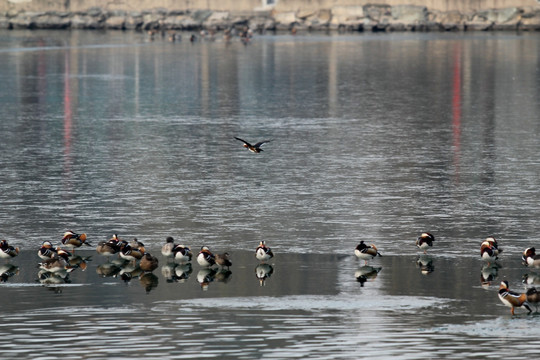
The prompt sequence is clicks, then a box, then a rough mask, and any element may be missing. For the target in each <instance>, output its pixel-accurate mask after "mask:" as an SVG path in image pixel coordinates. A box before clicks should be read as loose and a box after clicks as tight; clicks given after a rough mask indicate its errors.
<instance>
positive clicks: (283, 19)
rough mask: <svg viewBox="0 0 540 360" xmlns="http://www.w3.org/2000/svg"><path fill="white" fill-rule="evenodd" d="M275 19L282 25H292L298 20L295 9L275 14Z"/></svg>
mask: <svg viewBox="0 0 540 360" xmlns="http://www.w3.org/2000/svg"><path fill="white" fill-rule="evenodd" d="M274 21H275V22H276V23H277V24H278V25H280V26H286V27H287V26H289V27H290V26H292V24H294V23H296V22H297V19H296V14H295V13H294V12H293V11H289V12H283V13H277V14H275V15H274Z"/></svg>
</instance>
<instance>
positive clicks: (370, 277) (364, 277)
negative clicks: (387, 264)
mask: <svg viewBox="0 0 540 360" xmlns="http://www.w3.org/2000/svg"><path fill="white" fill-rule="evenodd" d="M381 270H382V267H380V266H379V267H374V266H369V265H364V266H361V267H359V268H358V269H357V270H356V271H355V273H354V277H355V278H356V281H358V282H359V283H360V286H361V287H364V284H365V283H366V281H374V280H375V279H376V278H377V275H378V274H379V272H380V271H381Z"/></svg>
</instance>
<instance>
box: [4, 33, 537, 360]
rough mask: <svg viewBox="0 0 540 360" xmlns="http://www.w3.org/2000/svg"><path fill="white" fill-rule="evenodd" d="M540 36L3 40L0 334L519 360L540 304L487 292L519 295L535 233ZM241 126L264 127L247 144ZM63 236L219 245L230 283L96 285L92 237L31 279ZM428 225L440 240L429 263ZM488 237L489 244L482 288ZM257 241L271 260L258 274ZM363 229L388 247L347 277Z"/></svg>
mask: <svg viewBox="0 0 540 360" xmlns="http://www.w3.org/2000/svg"><path fill="white" fill-rule="evenodd" d="M539 45H540V38H539V37H538V36H537V34H509V33H503V34H498V33H490V34H484V33H478V34H476V33H475V34H462V33H456V34H453V33H452V34H439V33H438V34H411V33H407V34H359V35H339V36H338V35H332V36H327V35H320V34H317V35H306V36H297V37H294V36H256V37H255V38H254V39H253V41H252V42H251V43H250V44H248V45H247V46H245V45H243V44H241V43H240V42H236V41H233V42H231V43H225V42H223V41H222V40H221V39H216V41H213V42H210V41H205V42H196V43H190V42H188V41H183V42H180V43H169V42H167V41H164V40H161V39H158V40H156V41H148V39H146V38H145V34H142V33H131V32H129V33H124V32H89V31H87V32H78V31H69V32H68V31H66V32H63V31H62V32H56V31H0V63H1V64H2V65H3V66H2V67H1V69H0V81H1V82H2V84H4V86H2V87H1V88H0V119H1V121H0V133H1V134H2V141H1V142H0V152H1V154H2V156H0V169H1V170H2V171H1V172H0V189H1V191H0V204H1V205H2V206H1V207H0V224H2V226H1V229H0V237H2V238H3V239H4V238H5V239H7V240H8V241H9V242H10V244H12V245H15V246H18V247H20V248H21V249H22V250H23V251H22V253H21V255H20V256H19V257H18V258H15V259H13V260H10V261H9V263H11V264H13V265H14V266H16V267H18V273H17V272H16V271H15V270H13V271H12V273H13V276H8V275H5V276H4V278H5V279H6V280H7V281H6V282H5V283H3V284H2V285H1V286H0V292H1V293H2V298H3V299H9V300H10V301H4V302H3V304H2V316H3V319H4V321H3V322H2V327H1V328H0V332H1V333H2V336H0V338H1V339H2V341H1V342H0V348H1V349H2V351H3V353H4V354H6V356H7V357H14V356H20V357H26V358H48V357H51V358H54V357H62V358H75V357H77V358H80V357H81V356H84V357H87V358H114V357H116V358H138V357H162V358H200V357H214V358H235V359H238V358H263V357H266V358H278V359H279V358H288V357H290V358H293V357H299V358H326V359H328V358H358V357H360V356H366V357H367V356H369V357H380V358H387V357H390V356H392V357H399V358H419V357H437V358H441V357H448V358H463V357H464V356H467V357H478V358H486V357H499V356H500V354H502V353H503V351H504V353H505V357H517V356H518V355H519V356H524V355H527V354H531V355H532V354H534V353H535V352H534V351H535V349H537V347H538V345H539V344H538V340H537V338H538V333H537V332H536V330H535V329H536V328H538V326H537V323H538V320H537V317H536V316H526V315H525V312H523V311H520V310H517V313H518V315H517V316H515V317H511V316H510V312H509V309H507V308H505V307H503V306H502V304H501V303H500V302H499V300H498V299H497V292H496V291H497V287H498V282H499V281H500V280H501V279H507V280H509V281H510V284H511V287H513V288H514V289H516V290H519V291H523V290H525V288H526V286H525V285H524V284H522V283H521V280H522V276H523V275H524V274H525V273H530V272H531V269H527V268H525V267H523V265H522V264H521V263H520V255H521V252H522V251H523V250H524V248H526V247H528V246H535V245H536V246H538V245H537V243H538V240H539V238H538V236H537V231H536V230H537V229H536V223H537V221H536V220H537V219H538V217H539V215H540V206H539V204H540V198H539V194H538V191H537V189H538V188H539V185H540V184H539V182H540V180H539V179H540V177H539V176H538V174H539V173H540V162H539V161H538V156H537V154H538V151H539V149H540V142H539V140H538V138H539V137H538V133H539V126H538V114H539V113H540V111H539V110H540V109H539V107H540V102H539V101H538V97H537V94H538V93H539V87H540V74H539V69H540V68H539V64H540V61H539V54H540V51H539ZM234 136H238V137H241V138H243V139H246V140H248V141H252V142H257V141H260V140H266V139H269V140H272V141H271V142H269V143H268V144H265V145H264V146H263V149H264V151H263V152H262V153H260V154H253V153H250V152H248V151H247V150H245V149H244V148H242V144H241V143H240V142H239V141H237V140H235V139H234ZM67 229H72V230H74V231H78V232H86V233H87V234H88V239H89V241H90V242H91V243H93V245H94V246H95V244H97V242H98V241H100V240H106V239H108V238H109V237H110V236H111V235H112V234H113V233H118V234H120V236H121V237H125V238H128V239H129V238H132V237H137V238H138V239H139V240H141V241H143V242H144V243H145V244H146V246H147V248H148V250H149V251H151V252H152V253H154V254H159V249H160V247H161V245H162V243H163V242H164V239H165V237H166V236H174V237H175V238H176V239H177V242H181V243H185V244H186V245H189V246H191V247H192V248H193V249H198V248H200V246H202V245H208V246H210V247H211V248H212V249H215V250H216V251H218V250H219V251H229V252H230V253H231V254H232V255H233V259H234V260H233V262H234V264H233V267H232V268H231V271H232V276H231V277H230V279H229V281H228V282H225V281H219V280H217V279H215V280H214V281H212V282H209V284H208V286H207V287H206V286H201V284H200V282H199V281H197V275H198V273H199V270H200V268H199V267H198V265H197V264H195V263H194V264H193V267H192V273H191V274H190V276H189V278H188V279H185V281H183V282H182V281H180V282H179V281H175V280H172V279H171V278H170V277H168V276H167V275H165V274H166V273H167V272H165V274H164V273H162V272H161V267H162V266H163V265H165V264H166V263H167V260H166V259H164V258H160V269H159V270H156V271H154V274H153V275H148V276H146V277H142V276H141V274H135V275H134V276H133V277H132V279H131V280H130V281H128V282H126V281H124V280H122V278H121V276H119V275H118V274H117V276H116V277H105V278H103V277H100V276H99V275H98V271H101V270H98V268H99V269H102V267H99V266H100V265H105V264H106V259H105V258H102V257H99V256H98V255H97V254H96V253H95V251H93V250H92V249H86V250H84V251H82V253H83V254H85V255H92V261H90V262H89V263H88V266H87V268H86V270H85V271H82V270H81V269H77V270H76V271H74V272H73V273H71V274H70V275H69V282H68V283H63V284H55V285H46V286H45V285H43V284H42V283H40V282H39V281H38V278H39V274H38V269H37V263H38V261H39V259H38V257H37V255H36V253H35V252H36V251H37V249H38V247H39V245H40V244H41V242H42V241H44V240H50V241H53V243H55V245H59V243H60V238H61V236H62V234H63V232H64V231H65V230H67ZM422 231H430V232H432V233H433V234H434V235H435V236H436V242H435V247H434V249H432V250H430V251H429V254H430V255H431V256H432V260H433V263H432V265H433V267H429V266H427V267H425V268H424V272H426V274H422V271H421V270H422V269H421V267H419V265H418V263H417V260H418V257H419V255H420V252H419V251H418V250H417V249H416V247H415V246H414V241H415V239H416V237H417V236H418V235H419V234H420V232H422ZM488 235H493V236H495V237H496V238H497V239H498V240H499V242H500V243H501V246H502V247H503V248H504V253H503V255H502V256H501V259H500V263H501V265H502V267H501V268H499V269H497V271H495V270H493V269H485V274H484V275H488V276H486V277H489V275H491V277H492V278H490V279H489V283H483V281H482V278H481V275H482V274H483V272H482V263H481V262H480V261H479V259H478V255H479V254H478V252H479V251H478V250H479V244H480V242H481V240H482V239H484V238H485V237H487V236H488ZM261 240H265V241H266V242H267V243H268V244H269V245H270V246H271V247H272V249H273V250H274V252H275V253H276V254H278V256H276V258H275V261H274V262H273V263H272V265H273V273H272V275H271V277H270V278H268V279H267V280H266V281H265V286H261V283H260V281H259V279H257V277H256V275H255V274H256V272H255V267H256V266H257V261H256V260H255V259H254V258H253V250H254V248H255V247H256V246H257V244H258V243H259V241H261ZM360 240H364V241H366V242H368V243H375V244H376V245H377V246H378V248H379V250H380V251H381V252H382V253H383V257H382V258H378V259H376V260H374V262H373V264H372V265H373V266H375V267H377V268H378V267H380V268H381V270H380V272H379V273H378V274H377V276H376V277H375V278H372V277H369V278H367V277H366V278H362V277H361V278H360V281H358V280H357V277H358V276H355V275H358V274H359V273H358V274H357V272H358V271H359V268H360V267H361V265H362V263H361V262H357V261H356V260H355V259H354V258H353V253H352V250H353V249H354V247H355V246H356V244H357V243H358V242H359V241H360ZM7 263H8V262H7V261H5V260H3V261H2V264H4V265H5V264H7ZM8 270H10V269H8ZM363 270H365V269H363ZM533 272H534V270H533ZM221 279H222V280H223V277H221ZM179 280H182V279H179ZM484 280H485V279H484ZM362 285H363V286H362ZM203 289H206V290H203ZM523 339H526V341H523ZM514 354H515V356H514Z"/></svg>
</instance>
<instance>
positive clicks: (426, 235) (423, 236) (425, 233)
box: [419, 232, 435, 240]
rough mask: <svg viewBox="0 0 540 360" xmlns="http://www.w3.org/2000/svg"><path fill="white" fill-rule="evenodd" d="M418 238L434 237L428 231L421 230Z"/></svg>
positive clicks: (433, 238)
mask: <svg viewBox="0 0 540 360" xmlns="http://www.w3.org/2000/svg"><path fill="white" fill-rule="evenodd" d="M419 239H431V240H435V237H434V236H433V235H431V234H430V233H428V232H423V233H422V234H421V235H420V237H419Z"/></svg>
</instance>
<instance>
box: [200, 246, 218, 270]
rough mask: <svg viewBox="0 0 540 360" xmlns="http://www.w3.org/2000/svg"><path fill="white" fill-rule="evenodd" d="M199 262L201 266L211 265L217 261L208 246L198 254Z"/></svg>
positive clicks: (202, 248)
mask: <svg viewBox="0 0 540 360" xmlns="http://www.w3.org/2000/svg"><path fill="white" fill-rule="evenodd" d="M197 262H198V263H199V265H201V266H204V267H210V266H212V265H214V264H215V263H216V257H215V256H214V254H212V252H211V251H210V249H209V248H208V247H207V246H203V247H201V251H199V254H198V255H197Z"/></svg>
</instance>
